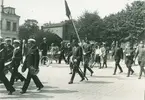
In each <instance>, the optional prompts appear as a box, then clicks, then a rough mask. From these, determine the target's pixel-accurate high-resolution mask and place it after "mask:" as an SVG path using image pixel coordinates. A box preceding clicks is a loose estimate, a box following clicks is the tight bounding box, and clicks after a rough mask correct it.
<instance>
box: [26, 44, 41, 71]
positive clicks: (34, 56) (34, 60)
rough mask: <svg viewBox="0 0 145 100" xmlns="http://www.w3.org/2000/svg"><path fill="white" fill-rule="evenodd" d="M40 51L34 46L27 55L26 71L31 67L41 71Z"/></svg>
mask: <svg viewBox="0 0 145 100" xmlns="http://www.w3.org/2000/svg"><path fill="white" fill-rule="evenodd" d="M39 59H40V56H39V50H38V48H37V46H33V47H32V48H31V49H30V50H29V51H28V54H27V55H26V59H25V61H24V66H23V67H25V69H26V68H29V67H30V66H33V67H34V68H35V69H39Z"/></svg>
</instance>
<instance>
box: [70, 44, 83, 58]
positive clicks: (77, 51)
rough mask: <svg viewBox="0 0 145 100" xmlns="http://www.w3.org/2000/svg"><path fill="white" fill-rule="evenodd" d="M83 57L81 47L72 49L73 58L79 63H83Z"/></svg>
mask: <svg viewBox="0 0 145 100" xmlns="http://www.w3.org/2000/svg"><path fill="white" fill-rule="evenodd" d="M82 55H83V51H82V48H81V47H80V46H77V47H76V46H74V47H73V49H72V56H73V59H77V60H78V61H82Z"/></svg>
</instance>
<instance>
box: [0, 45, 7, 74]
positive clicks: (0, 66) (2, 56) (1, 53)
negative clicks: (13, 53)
mask: <svg viewBox="0 0 145 100" xmlns="http://www.w3.org/2000/svg"><path fill="white" fill-rule="evenodd" d="M6 51H7V50H6V48H5V47H4V46H2V44H1V45H0V73H1V72H2V71H3V70H4V63H5V60H6V57H7V52H6Z"/></svg>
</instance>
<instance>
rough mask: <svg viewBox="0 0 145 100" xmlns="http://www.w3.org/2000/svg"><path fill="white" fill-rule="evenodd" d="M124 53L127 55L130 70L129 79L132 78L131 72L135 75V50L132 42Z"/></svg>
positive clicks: (126, 60) (126, 59)
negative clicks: (133, 66) (133, 65)
mask: <svg viewBox="0 0 145 100" xmlns="http://www.w3.org/2000/svg"><path fill="white" fill-rule="evenodd" d="M124 53H125V64H126V66H127V68H128V74H127V77H129V76H130V72H131V75H132V74H133V73H134V71H133V69H132V68H131V67H132V64H133V58H134V50H133V46H132V45H131V43H130V42H128V44H127V46H126V48H125V51H124Z"/></svg>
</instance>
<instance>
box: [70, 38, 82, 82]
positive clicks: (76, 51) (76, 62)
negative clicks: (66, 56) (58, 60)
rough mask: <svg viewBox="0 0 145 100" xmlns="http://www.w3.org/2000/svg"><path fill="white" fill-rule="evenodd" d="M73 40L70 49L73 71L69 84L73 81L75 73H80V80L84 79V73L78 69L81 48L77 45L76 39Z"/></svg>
mask: <svg viewBox="0 0 145 100" xmlns="http://www.w3.org/2000/svg"><path fill="white" fill-rule="evenodd" d="M73 42H74V47H73V49H72V60H73V73H72V76H71V79H70V82H69V84H72V83H73V80H74V77H75V74H76V73H78V74H79V75H80V77H81V78H82V79H81V81H83V80H84V75H83V73H82V72H81V71H80V68H79V66H80V62H81V60H82V55H83V52H82V48H81V47H80V46H79V45H78V41H77V40H74V41H73Z"/></svg>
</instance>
